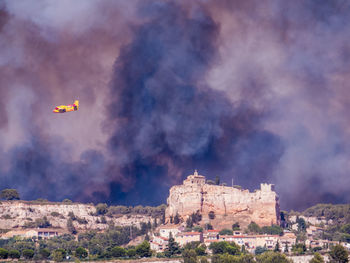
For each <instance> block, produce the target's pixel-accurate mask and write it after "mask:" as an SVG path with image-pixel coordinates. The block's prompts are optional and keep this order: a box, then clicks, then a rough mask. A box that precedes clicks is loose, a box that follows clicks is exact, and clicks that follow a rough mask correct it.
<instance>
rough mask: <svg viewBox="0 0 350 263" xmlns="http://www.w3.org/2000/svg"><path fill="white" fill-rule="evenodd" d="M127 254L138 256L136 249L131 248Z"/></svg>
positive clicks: (132, 256)
mask: <svg viewBox="0 0 350 263" xmlns="http://www.w3.org/2000/svg"><path fill="white" fill-rule="evenodd" d="M126 254H127V256H128V257H129V258H134V257H135V256H136V249H134V248H130V249H128V250H127V251H126Z"/></svg>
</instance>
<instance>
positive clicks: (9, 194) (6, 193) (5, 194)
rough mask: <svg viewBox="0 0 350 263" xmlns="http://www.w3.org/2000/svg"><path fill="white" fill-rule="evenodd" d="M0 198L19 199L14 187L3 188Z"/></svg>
mask: <svg viewBox="0 0 350 263" xmlns="http://www.w3.org/2000/svg"><path fill="white" fill-rule="evenodd" d="M0 198H1V199H5V200H19V199H20V198H19V194H18V192H17V190H16V189H4V190H2V191H1V193H0Z"/></svg>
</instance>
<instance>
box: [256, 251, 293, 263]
mask: <svg viewBox="0 0 350 263" xmlns="http://www.w3.org/2000/svg"><path fill="white" fill-rule="evenodd" d="M256 262H257V263H277V262H278V263H289V262H290V261H289V260H288V258H287V257H286V255H284V254H281V253H278V252H272V251H268V252H265V253H263V254H260V255H258V256H256Z"/></svg>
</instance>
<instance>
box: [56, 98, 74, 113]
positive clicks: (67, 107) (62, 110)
mask: <svg viewBox="0 0 350 263" xmlns="http://www.w3.org/2000/svg"><path fill="white" fill-rule="evenodd" d="M78 109H79V100H75V101H74V103H73V105H60V106H57V107H56V108H55V109H54V110H53V112H54V113H65V112H68V111H76V110H78Z"/></svg>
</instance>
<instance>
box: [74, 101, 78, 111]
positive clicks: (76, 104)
mask: <svg viewBox="0 0 350 263" xmlns="http://www.w3.org/2000/svg"><path fill="white" fill-rule="evenodd" d="M73 106H74V110H79V100H75V101H74V103H73Z"/></svg>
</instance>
